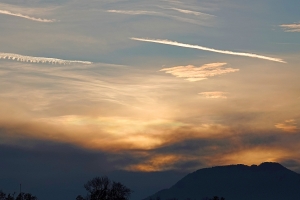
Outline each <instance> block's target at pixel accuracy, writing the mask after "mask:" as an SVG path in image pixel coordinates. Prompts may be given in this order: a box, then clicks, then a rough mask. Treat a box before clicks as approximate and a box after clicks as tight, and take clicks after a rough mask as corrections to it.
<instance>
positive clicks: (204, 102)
mask: <svg viewBox="0 0 300 200" xmlns="http://www.w3.org/2000/svg"><path fill="white" fill-rule="evenodd" d="M299 7H300V2H299V1H296V0H295V1H289V2H288V3H287V2H284V1H278V0H276V1H271V0H265V1H260V2H250V1H236V0H213V1H202V0H201V1H196V0H188V1H184V2H183V1H180V0H153V1H142V0H139V1H137V0H136V1H133V0H113V1H112V0H110V1H106V0H102V1H96V0H86V1H79V0H64V1H50V0H49V1H39V0H26V1H25V0H24V1H15V0H13V1H11V0H10V1H3V0H2V1H0V30H1V31H0V44H1V45H0V84H1V87H0V105H1V106H0V139H1V140H0V147H1V148H2V149H5V151H7V152H9V153H7V154H5V156H4V159H5V162H3V163H5V165H3V164H2V165H3V166H2V165H0V166H1V169H4V170H2V172H1V173H0V174H2V175H4V174H5V175H6V176H5V177H6V180H14V181H12V182H17V181H18V177H22V178H21V179H22V180H23V181H25V182H26V181H27V182H28V181H29V179H30V178H28V177H29V176H28V174H26V170H23V171H22V169H19V170H21V171H22V172H21V173H20V174H19V175H18V176H17V175H14V173H13V171H12V170H11V169H13V166H15V165H16V162H18V161H20V162H21V163H22V166H24V168H26V169H30V166H31V164H30V160H34V162H35V163H36V164H35V166H37V168H40V167H41V166H44V165H45V162H46V161H45V160H44V159H42V157H39V156H38V155H47V156H50V155H52V157H53V159H51V162H50V161H49V162H46V163H47V164H46V165H51V166H52V165H53V166H55V167H53V168H49V169H48V170H46V171H45V172H44V171H43V172H41V174H44V177H46V179H47V178H49V179H50V180H51V177H52V176H51V174H61V172H63V171H64V170H65V168H68V169H73V167H74V166H76V165H78V166H81V167H78V168H76V167H75V168H74V169H73V171H72V173H74V174H77V175H78V177H80V178H79V179H78V180H83V181H84V180H87V179H89V178H90V176H93V175H99V174H110V175H111V176H113V177H116V174H117V172H116V171H119V172H120V171H121V172H122V173H125V174H127V175H124V177H128V176H129V175H128V174H131V173H133V174H134V173H139V174H143V176H145V177H146V176H147V175H149V174H147V173H150V172H151V173H165V177H170V176H169V175H168V173H174V174H175V175H174V174H173V175H174V177H180V176H182V174H183V173H188V172H191V171H193V170H196V169H199V168H202V167H207V166H215V165H226V164H236V163H243V164H249V165H251V164H259V163H261V162H264V161H274V162H280V163H282V164H283V165H285V166H287V167H289V168H290V169H293V170H296V171H298V172H300V155H299V154H298V153H297V152H298V151H297V150H298V149H299V147H300V146H299V142H300V135H299V133H300V125H299V123H300V115H299V113H300V112H299V109H300V105H299V99H300V93H299V91H300V88H299V85H300V84H299V73H300V69H299V62H300V57H299V53H300V14H299ZM44 144H45V146H44V147H43V149H44V151H43V152H41V153H38V152H39V149H40V148H41V145H44ZM53 146H55V147H57V148H58V149H62V150H66V151H67V152H69V154H68V155H72V156H70V157H69V158H68V159H67V160H68V162H64V160H65V159H66V158H65V156H67V155H65V154H62V155H60V156H57V155H59V153H58V151H56V150H55V149H53ZM15 154H17V155H19V156H20V157H22V155H23V156H24V157H26V158H28V159H21V160H19V159H18V157H16V158H15V157H14V155H15ZM76 155H78V157H77V156H76ZM97 156H99V159H101V160H102V161H103V162H102V163H101V164H99V162H98V158H97ZM50 157H51V156H50ZM77 158H78V159H77ZM81 159H84V160H85V162H86V163H87V164H86V165H93V167H92V169H93V170H92V171H89V172H88V175H87V174H86V173H87V172H86V171H88V170H89V167H86V165H82V164H79V163H81ZM61 163H63V164H61ZM68 163H69V164H68ZM76 163H77V164H76ZM61 165H62V166H61ZM97 165H99V168H97V169H95V168H94V167H95V166H97ZM100 165H101V166H100ZM108 168H109V170H107V169H108ZM72 173H71V174H69V175H66V177H64V179H65V180H70V181H71V180H73V179H72V178H70V177H71V175H74V174H72ZM62 174H63V173H62ZM61 176H63V175H61ZM75 177H77V176H75ZM62 178H63V177H62ZM73 178H74V176H73ZM166 179H168V180H166V181H167V182H166V183H165V185H164V186H163V185H160V187H167V186H166V185H168V184H171V183H172V181H173V180H174V179H172V178H166ZM59 180H60V179H59V178H58V179H55V180H54V179H53V181H54V182H55V183H56V184H57V185H56V184H54V185H55V186H53V192H54V193H55V191H56V194H59V192H58V191H59V189H58V188H60V187H63V186H62V185H59V184H58V183H57V182H59ZM35 181H36V185H34V184H33V183H32V184H31V186H30V187H31V188H32V190H34V191H36V193H38V194H40V195H42V197H41V198H45V199H46V197H45V196H47V195H46V193H47V192H44V193H43V192H41V191H44V190H42V189H41V188H39V187H38V182H39V180H38V179H37V180H35ZM122 181H124V182H126V183H128V184H129V185H130V184H131V185H132V187H138V185H139V184H138V183H137V181H136V182H134V181H132V182H130V180H129V178H124V179H122ZM50 182H51V181H50ZM76 183H77V182H76ZM0 184H1V185H0V186H1V187H4V186H2V185H3V184H4V182H3V183H2V182H0ZM11 184H12V185H13V184H14V183H11ZM15 184H18V183H15ZM82 184H83V183H82ZM151 184H152V185H151ZM46 185H47V184H46ZM1 187H0V189H1ZM78 187H81V185H79V186H78V184H77V185H76V184H75V182H74V188H78ZM145 187H147V189H148V190H147V191H144V190H142V189H141V188H140V189H137V190H136V189H135V188H133V190H136V191H137V193H136V196H133V198H135V199H139V198H143V196H142V195H145V194H146V196H147V195H150V194H151V192H155V191H156V190H158V189H163V188H158V186H157V185H156V184H155V182H151V181H150V182H149V185H147V186H145ZM6 189H7V190H13V186H11V187H8V188H6ZM34 191H33V192H34ZM74 193H75V190H70V191H69V193H68V194H67V195H69V196H68V198H72V195H73V194H74ZM43 195H44V196H43ZM74 195H77V194H74ZM65 197H67V196H65ZM74 198H75V197H74Z"/></svg>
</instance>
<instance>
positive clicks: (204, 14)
mask: <svg viewBox="0 0 300 200" xmlns="http://www.w3.org/2000/svg"><path fill="white" fill-rule="evenodd" d="M163 9H170V10H175V11H178V12H180V13H184V14H190V15H196V16H209V17H213V16H214V15H210V14H207V13H202V12H197V11H192V10H185V9H180V8H163Z"/></svg>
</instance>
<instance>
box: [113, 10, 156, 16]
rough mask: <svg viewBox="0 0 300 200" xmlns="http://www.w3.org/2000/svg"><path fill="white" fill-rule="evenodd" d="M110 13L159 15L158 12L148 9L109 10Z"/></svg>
mask: <svg viewBox="0 0 300 200" xmlns="http://www.w3.org/2000/svg"><path fill="white" fill-rule="evenodd" d="M107 12H110V13H118V14H126V15H157V14H159V13H158V12H154V11H146V10H107Z"/></svg>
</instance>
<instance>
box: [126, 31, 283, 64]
mask: <svg viewBox="0 0 300 200" xmlns="http://www.w3.org/2000/svg"><path fill="white" fill-rule="evenodd" d="M131 39H132V40H137V41H142V42H151V43H158V44H166V45H171V46H179V47H185V48H191V49H199V50H203V51H211V52H215V53H221V54H229V55H236V56H245V57H252V58H259V59H264V60H270V61H275V62H281V63H286V62H285V61H284V60H282V59H281V58H273V57H268V56H263V55H258V54H253V53H242V52H233V51H228V50H218V49H212V48H208V47H203V46H198V45H191V44H184V43H179V42H176V41H170V40H157V39H146V38H135V37H133V38H131Z"/></svg>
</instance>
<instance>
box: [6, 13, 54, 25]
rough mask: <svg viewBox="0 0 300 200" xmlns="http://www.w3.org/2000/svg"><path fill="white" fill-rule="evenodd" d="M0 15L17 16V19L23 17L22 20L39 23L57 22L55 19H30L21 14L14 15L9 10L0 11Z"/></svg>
mask: <svg viewBox="0 0 300 200" xmlns="http://www.w3.org/2000/svg"><path fill="white" fill-rule="evenodd" d="M0 14H4V15H10V16H15V17H21V18H24V19H29V20H32V21H37V22H46V23H47V22H48V23H49V22H55V21H56V20H54V19H41V18H35V17H30V16H27V15H22V14H20V13H12V12H10V11H8V10H0Z"/></svg>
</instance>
